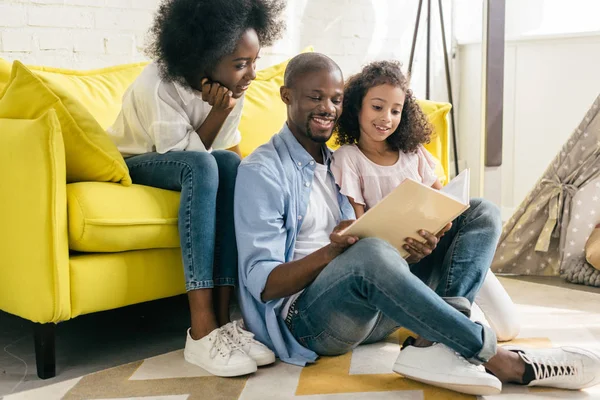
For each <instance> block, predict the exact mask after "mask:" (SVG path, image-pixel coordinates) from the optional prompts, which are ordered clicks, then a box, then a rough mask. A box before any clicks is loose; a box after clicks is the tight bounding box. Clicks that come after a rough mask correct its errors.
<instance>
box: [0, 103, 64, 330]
mask: <svg viewBox="0 0 600 400" xmlns="http://www.w3.org/2000/svg"><path fill="white" fill-rule="evenodd" d="M0 171H2V179H0V193H1V195H0V221H1V222H0V224H1V230H0V309H2V310H4V311H6V312H9V313H11V314H14V315H18V316H20V317H23V318H26V319H28V320H31V321H33V322H39V323H48V322H58V321H63V320H66V319H69V318H70V313H71V309H70V284H69V248H68V238H67V200H66V171H65V152H64V144H63V139H62V134H61V130H60V125H59V123H58V120H57V117H56V114H55V112H54V110H50V111H48V113H46V114H44V115H43V116H41V117H40V118H38V119H37V120H16V119H0Z"/></svg>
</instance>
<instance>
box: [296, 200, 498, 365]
mask: <svg viewBox="0 0 600 400" xmlns="http://www.w3.org/2000/svg"><path fill="white" fill-rule="evenodd" d="M500 230H501V223H500V215H499V211H498V209H497V207H495V206H493V205H492V204H490V203H488V202H486V201H484V200H479V199H474V200H472V201H471V208H470V209H469V210H467V211H466V212H465V213H464V214H463V215H461V216H460V217H459V218H457V219H456V220H455V221H454V223H453V226H452V229H451V230H450V231H448V232H447V233H446V234H445V235H444V237H443V238H442V239H441V240H440V243H439V244H438V246H437V248H436V249H435V251H434V252H433V253H432V254H431V255H430V256H428V257H426V258H424V259H423V260H421V261H420V262H419V263H417V264H414V265H412V266H410V267H409V265H408V264H407V263H406V261H405V260H404V259H403V258H402V257H401V256H400V253H398V251H397V250H396V249H395V248H394V247H392V246H391V245H390V244H388V243H387V242H385V241H382V240H379V239H374V238H368V239H362V240H359V241H358V243H356V244H355V245H353V246H352V247H350V248H349V249H348V250H346V251H345V252H344V253H343V254H341V255H340V256H338V257H337V258H336V259H335V260H333V261H332V262H331V263H330V264H329V265H327V267H326V268H325V269H324V270H323V271H322V272H321V274H319V276H318V277H317V278H316V279H315V281H314V282H313V283H312V284H311V285H310V286H308V287H307V288H306V290H304V292H303V293H302V294H301V295H300V297H298V299H297V300H296V302H295V303H294V304H293V305H292V307H291V309H290V314H289V317H288V321H287V322H288V326H289V327H290V329H291V331H292V334H293V335H294V337H295V338H296V339H297V340H298V341H299V343H300V344H302V345H303V346H305V347H307V348H309V349H311V350H313V351H314V352H316V353H317V354H320V355H339V354H343V353H346V352H348V351H350V350H352V349H353V348H354V347H356V346H358V345H359V344H361V343H372V342H376V341H379V340H382V339H383V338H385V337H386V336H388V335H389V334H390V333H392V332H393V331H394V330H396V329H397V328H399V327H401V326H402V327H405V328H407V329H409V330H411V331H413V332H415V333H416V334H418V335H420V336H421V337H423V338H425V339H428V340H431V341H434V342H440V343H443V344H445V345H447V346H449V347H451V348H452V349H453V350H455V351H457V352H458V353H460V354H461V355H463V356H464V357H465V358H467V359H468V360H469V361H471V362H472V363H474V364H482V363H485V362H487V361H488V360H489V359H490V358H491V357H493V356H494V355H495V354H496V336H495V334H494V333H493V331H492V330H491V329H489V328H487V327H484V326H482V325H480V324H478V323H475V322H472V321H471V320H470V319H469V317H468V316H467V315H468V314H469V310H470V306H471V304H472V302H473V300H474V298H475V295H476V294H477V291H478V290H479V288H480V286H481V285H482V283H483V281H484V279H485V276H486V274H487V271H488V269H489V267H490V265H491V262H492V258H493V256H494V252H495V249H496V244H497V241H498V238H499V236H500Z"/></svg>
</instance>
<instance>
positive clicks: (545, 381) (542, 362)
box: [504, 346, 600, 390]
mask: <svg viewBox="0 0 600 400" xmlns="http://www.w3.org/2000/svg"><path fill="white" fill-rule="evenodd" d="M504 348H505V349H506V350H510V351H514V352H516V353H518V354H519V355H520V356H521V358H522V359H523V361H525V364H526V370H525V375H524V377H523V378H524V382H523V383H524V384H527V385H528V386H545V387H553V388H559V389H571V390H578V389H585V388H588V387H592V386H595V385H598V384H600V353H598V352H594V351H590V350H585V349H582V348H578V347H559V348H553V349H525V348H520V347H515V346H504Z"/></svg>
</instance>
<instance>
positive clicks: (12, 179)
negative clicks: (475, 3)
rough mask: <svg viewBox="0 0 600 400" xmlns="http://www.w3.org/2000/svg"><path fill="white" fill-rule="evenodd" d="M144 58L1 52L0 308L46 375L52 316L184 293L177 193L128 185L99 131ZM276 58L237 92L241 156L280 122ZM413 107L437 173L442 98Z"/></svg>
mask: <svg viewBox="0 0 600 400" xmlns="http://www.w3.org/2000/svg"><path fill="white" fill-rule="evenodd" d="M14 64H15V65H17V64H19V63H14ZM144 66H145V64H144V63H139V64H129V65H122V66H117V67H112V68H105V69H100V70H93V71H70V70H59V69H54V68H43V67H32V66H29V67H28V68H26V67H25V66H23V65H22V64H19V65H18V66H17V67H14V68H13V69H12V75H11V67H12V65H11V63H9V62H7V61H4V60H1V59H0V93H1V94H0V169H1V170H2V171H3V175H4V176H3V179H2V180H1V182H0V190H1V192H2V196H1V197H0V198H1V199H2V200H1V203H0V205H1V206H0V220H1V221H2V230H1V232H0V252H1V254H2V260H3V262H2V264H1V265H0V310H3V311H5V312H8V313H11V314H14V315H17V316H20V317H22V318H25V319H28V320H30V321H32V322H34V323H35V324H34V333H35V350H36V360H37V368H38V376H39V377H40V378H42V379H46V378H50V377H53V376H54V375H55V349H54V327H55V324H56V323H58V322H62V321H67V320H69V319H72V318H75V317H77V316H79V315H82V314H88V313H93V312H98V311H103V310H110V309H115V308H118V307H123V306H127V305H131V304H136V303H140V302H145V301H150V300H155V299H160V298H165V297H169V296H174V295H178V294H182V293H184V292H185V286H184V276H183V268H182V266H181V257H180V250H179V239H178V234H177V211H178V204H179V193H176V192H171V191H167V190H161V189H155V188H151V187H146V186H140V185H131V183H130V181H129V180H128V179H129V175H128V172H127V171H126V167H125V170H123V169H122V166H123V165H124V162H123V160H122V159H119V157H120V155H118V154H117V155H115V152H114V150H115V149H114V148H111V147H110V146H111V144H110V143H107V142H106V140H105V139H106V138H103V137H100V136H101V135H100V134H98V129H105V128H106V127H107V126H108V125H109V124H110V123H111V122H112V121H114V119H115V117H116V114H117V113H118V111H119V109H120V104H121V97H122V95H123V93H124V91H125V89H126V88H127V87H128V85H129V84H130V83H131V82H132V81H133V80H134V79H135V77H136V76H137V75H138V74H139V73H140V72H141V70H142V69H143V68H144ZM285 66H286V62H284V63H282V64H279V65H276V66H273V67H270V68H268V69H265V70H262V71H259V72H258V77H257V80H256V81H255V82H254V83H253V85H251V88H250V89H249V91H248V92H247V94H246V105H245V109H244V114H243V119H242V123H241V125H240V130H241V132H242V135H243V137H244V138H245V139H244V140H243V142H242V144H241V148H242V152H243V153H244V154H248V153H249V152H251V151H252V149H254V148H255V147H256V146H257V145H259V144H261V143H264V142H266V141H267V140H268V139H269V137H270V136H271V134H272V133H274V132H277V131H278V130H279V129H280V127H281V126H282V124H283V122H284V120H285V117H286V114H285V108H284V106H283V104H282V103H281V101H280V100H279V86H280V85H281V84H282V82H283V71H284V70H285ZM24 77H25V78H24ZM11 79H12V80H11ZM11 96H12V97H11ZM44 98H45V99H47V100H48V102H47V103H48V105H46V106H44V107H41V106H39V103H40V102H42V101H43V99H44ZM33 104H35V105H36V107H37V108H36V107H33ZM422 105H423V108H424V109H425V111H426V112H427V113H428V115H429V116H430V119H431V121H432V123H433V124H434V126H435V127H436V132H437V133H436V135H435V136H434V138H433V140H432V143H431V144H430V145H429V149H430V151H432V153H433V154H434V155H435V156H436V157H437V158H438V159H440V160H441V169H440V176H441V177H442V179H443V177H444V176H447V172H448V140H447V138H448V127H447V123H446V114H447V112H448V110H449V105H447V104H443V103H433V102H424V103H422ZM38 106H39V107H38ZM32 107H33V109H32ZM79 128H82V129H80V130H79V131H77V129H79ZM76 134H78V135H80V137H76ZM82 134H83V135H84V137H81V135H82ZM74 135H75V136H74ZM93 135H96V137H95V138H94V137H92V136H93ZM90 137H92V142H93V143H88V142H89V140H88V139H89V138H90ZM81 140H88V142H86V143H83V144H82V143H81V142H78V141H81ZM86 146H87V147H86ZM90 146H96V147H90ZM90 149H91V150H90ZM102 157H104V158H102ZM95 171H101V172H102V173H98V174H96V172H95Z"/></svg>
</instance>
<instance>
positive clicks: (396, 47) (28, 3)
mask: <svg viewBox="0 0 600 400" xmlns="http://www.w3.org/2000/svg"><path fill="white" fill-rule="evenodd" d="M158 3H159V0H0V33H1V34H0V57H2V58H6V59H9V60H14V59H20V60H22V61H23V62H25V63H28V64H35V65H50V66H57V67H63V68H72V69H90V68H99V67H103V66H108V65H115V64H121V63H128V62H135V61H140V60H144V59H145V56H144V55H143V49H144V44H145V42H144V39H145V36H146V32H147V30H148V27H149V26H150V24H151V22H152V18H153V13H154V10H155V9H156V7H157V4H158ZM417 3H418V2H417V1H416V0H288V2H287V4H288V6H287V11H286V13H287V25H288V28H287V32H286V35H285V38H284V39H282V40H281V41H279V42H278V43H277V44H276V45H275V46H274V47H272V48H270V49H265V50H264V52H263V57H262V59H261V60H260V62H259V68H262V67H264V66H268V65H271V64H273V63H275V62H278V61H281V60H283V59H285V58H287V57H289V56H291V55H294V54H296V53H297V52H298V51H300V50H301V49H302V48H304V47H306V46H308V45H313V46H314V47H315V49H316V50H317V51H320V52H323V53H325V54H328V55H329V56H331V57H332V58H333V59H334V60H336V61H337V62H338V63H339V64H340V66H341V67H342V69H343V70H344V72H345V73H346V74H347V75H348V74H350V73H354V72H356V71H357V70H358V69H359V68H360V67H361V65H363V64H365V63H366V62H368V61H370V60H373V59H380V58H398V59H400V60H402V61H404V62H405V63H408V58H409V54H410V45H411V40H412V34H413V29H414V28H413V27H414V20H415V16H416V11H417ZM432 3H433V5H434V6H435V5H436V4H437V2H435V1H434V2H432ZM444 3H445V4H446V5H449V1H448V0H444ZM436 9H437V7H434V12H433V14H432V15H433V17H432V19H433V25H432V54H433V55H434V57H433V58H432V77H433V80H434V81H433V84H432V88H433V91H432V93H433V97H435V98H437V99H442V100H443V99H445V98H446V97H445V83H444V75H443V58H442V53H441V51H442V50H441V40H440V31H439V22H438V19H437V11H436ZM450 15H451V12H450V10H449V9H448V10H446V11H445V16H446V17H447V19H448V25H447V27H446V31H447V33H448V34H450V32H451V29H450V24H449V17H450ZM418 45H419V50H418V51H417V53H416V57H415V62H416V64H415V66H414V69H413V88H414V89H415V91H416V92H417V93H418V94H421V95H423V94H424V82H423V81H424V75H425V72H424V69H425V67H424V63H423V62H424V57H425V20H424V19H423V20H422V23H421V34H420V37H419V41H418Z"/></svg>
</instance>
